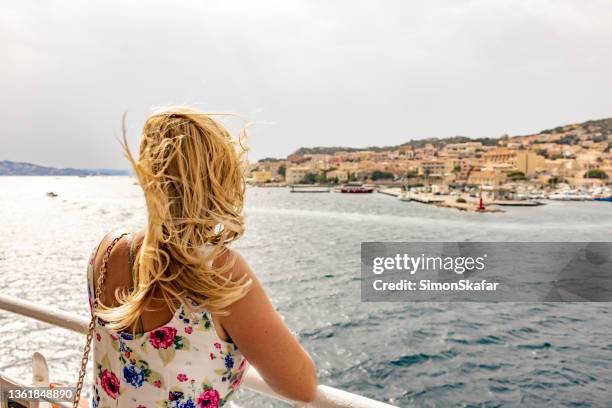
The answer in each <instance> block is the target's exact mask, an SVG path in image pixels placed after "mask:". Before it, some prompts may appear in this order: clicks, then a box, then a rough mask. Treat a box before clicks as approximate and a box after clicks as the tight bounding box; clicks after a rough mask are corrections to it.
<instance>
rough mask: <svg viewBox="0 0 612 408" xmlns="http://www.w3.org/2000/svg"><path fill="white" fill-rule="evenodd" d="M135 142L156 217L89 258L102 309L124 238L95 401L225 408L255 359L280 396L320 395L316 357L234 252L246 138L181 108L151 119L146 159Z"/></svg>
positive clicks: (98, 338)
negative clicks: (238, 138) (242, 143)
mask: <svg viewBox="0 0 612 408" xmlns="http://www.w3.org/2000/svg"><path fill="white" fill-rule="evenodd" d="M124 143H125V132H124ZM125 148H126V154H127V157H128V159H129V160H130V161H131V163H132V165H133V167H134V170H135V172H136V175H137V177H138V180H139V184H140V186H141V187H142V189H143V192H144V197H145V201H146V205H147V215H148V218H147V225H146V228H144V230H142V231H137V232H134V233H130V234H125V233H123V231H117V232H113V233H111V234H109V235H108V236H106V237H105V238H104V239H103V240H102V242H101V243H100V244H99V246H98V247H97V248H96V249H94V252H93V253H92V256H91V259H90V262H89V268H88V282H89V296H90V305H91V304H92V303H93V296H94V294H95V293H96V292H95V290H96V287H95V286H96V285H97V284H98V278H99V275H100V269H101V265H102V263H103V257H104V254H105V252H106V250H107V249H108V248H109V245H110V244H111V242H112V241H113V240H115V239H116V240H117V241H116V244H115V245H114V246H112V247H111V249H110V253H109V255H108V262H107V264H106V274H105V278H104V282H103V284H102V285H101V286H100V287H101V288H102V289H101V293H100V296H99V298H98V299H99V300H98V307H97V309H96V310H97V319H96V326H95V331H94V337H93V346H92V347H93V349H94V367H93V368H94V379H95V381H94V390H93V391H94V392H93V406H94V407H98V406H99V407H118V406H120V407H141V408H142V407H147V408H149V407H157V406H162V407H179V408H191V407H193V408H195V407H207V408H211V407H221V406H223V405H226V404H227V403H228V401H229V400H230V399H231V398H232V396H233V395H234V393H235V392H236V390H238V388H239V387H240V382H241V379H242V376H243V374H244V372H245V371H246V369H247V367H248V365H249V364H250V365H253V366H254V367H255V368H256V369H257V371H258V372H259V373H260V374H261V376H262V377H263V378H264V380H265V381H266V382H267V383H268V384H269V385H270V386H271V387H272V388H273V389H274V390H275V391H276V392H278V393H279V394H281V395H283V396H285V397H287V398H290V399H294V400H301V401H305V402H309V401H312V400H313V399H314V397H315V394H316V374H315V367H314V364H313V362H312V360H311V358H310V357H309V356H308V354H307V353H306V352H305V351H304V350H303V349H302V347H301V346H300V345H299V343H298V342H297V341H296V339H295V337H294V336H293V335H292V333H291V332H290V331H289V329H288V328H287V326H286V325H285V324H284V323H283V320H282V319H281V317H280V316H279V315H278V313H277V312H276V311H275V310H274V308H273V306H272V304H271V303H270V300H269V299H268V297H267V296H266V294H265V292H264V290H263V288H262V286H261V284H260V283H259V281H258V280H257V278H256V277H255V275H254V274H253V271H252V270H251V269H250V268H249V265H248V264H247V263H246V262H245V260H244V258H242V257H241V256H240V254H239V253H238V252H236V251H235V250H233V249H230V244H231V243H232V242H234V241H235V240H236V239H238V238H239V237H240V236H241V235H242V234H243V232H244V219H243V214H242V208H243V199H244V193H245V180H244V178H243V168H244V166H243V163H242V160H241V158H242V152H243V151H242V149H241V147H240V145H239V143H237V142H235V141H233V140H232V138H231V136H230V134H229V133H228V132H227V130H226V129H224V127H223V126H222V125H221V124H219V123H218V122H217V121H215V120H214V119H213V118H211V117H210V116H208V115H205V114H203V113H200V112H197V111H195V110H192V109H188V108H172V109H167V110H163V111H159V112H156V113H154V114H153V115H152V116H151V117H149V118H148V120H147V121H146V123H145V126H144V129H143V132H142V138H141V142H140V155H139V158H138V159H135V158H134V157H133V156H132V155H131V154H130V151H129V149H128V148H127V143H125ZM247 361H248V362H247Z"/></svg>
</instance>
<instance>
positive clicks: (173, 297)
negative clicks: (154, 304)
mask: <svg viewBox="0 0 612 408" xmlns="http://www.w3.org/2000/svg"><path fill="white" fill-rule="evenodd" d="M244 136H245V131H244V130H243V131H242V132H241V137H240V138H239V139H238V140H234V139H233V138H232V137H231V135H230V133H229V132H228V131H227V130H226V129H225V128H224V127H223V126H222V125H221V124H220V123H219V122H217V121H216V120H214V119H213V118H212V117H211V116H210V115H207V114H204V113H201V112H198V111H196V110H194V109H190V108H185V107H172V108H167V109H164V110H160V111H157V112H155V113H153V114H152V115H151V116H150V117H149V118H148V119H147V121H146V123H145V125H144V128H143V131H142V136H141V141H140V156H139V158H138V160H136V159H135V158H134V157H133V156H132V154H131V152H130V149H129V147H128V145H127V139H126V130H125V119H124V126H123V145H124V149H125V153H126V156H127V158H128V160H129V161H130V162H131V164H132V166H133V168H134V171H135V173H136V176H137V178H138V181H139V184H140V186H141V187H142V190H143V192H144V197H145V201H146V205H147V216H148V217H147V227H146V231H145V235H144V241H143V245H142V250H141V251H140V254H139V256H138V257H137V258H136V260H135V263H134V273H135V274H136V277H137V281H138V285H137V286H136V287H135V289H134V290H133V291H132V292H128V291H126V290H125V289H123V290H120V289H118V290H117V291H116V292H115V297H116V299H117V301H118V306H115V307H108V306H104V305H100V307H99V310H98V316H99V317H100V318H102V319H104V320H105V321H107V322H108V324H107V325H108V327H109V328H110V329H113V330H125V329H127V328H129V327H131V326H134V327H135V325H134V323H135V322H136V321H137V320H138V318H139V316H140V315H141V314H142V313H143V312H144V311H145V310H149V309H148V306H149V303H150V301H151V300H152V297H153V294H154V293H160V294H161V299H163V300H164V301H165V303H166V304H167V305H168V307H169V308H170V310H172V311H173V312H174V311H175V310H176V307H177V303H180V304H183V305H184V306H186V308H187V310H189V311H199V310H203V309H205V310H208V311H210V312H212V313H220V314H224V313H226V310H225V309H226V308H227V307H228V306H229V305H231V304H232V303H233V302H235V301H236V300H238V299H240V298H241V297H242V296H244V295H245V294H246V292H247V291H248V287H249V285H250V283H251V282H250V280H247V279H246V278H245V277H242V278H241V279H233V278H232V276H231V272H230V271H231V268H232V266H233V261H232V259H231V257H229V256H224V255H226V251H227V249H228V245H229V244H230V243H231V242H233V241H235V240H236V239H238V238H239V237H240V236H242V234H243V232H244V216H243V212H242V211H243V200H244V193H245V179H244V165H243V164H244V162H243V160H242V159H243V157H244V153H245V149H244V147H243V145H242V138H243V137H244ZM220 256H222V257H223V259H226V261H225V262H222V263H221V264H220V265H219V262H214V261H215V260H217V259H219V257H220Z"/></svg>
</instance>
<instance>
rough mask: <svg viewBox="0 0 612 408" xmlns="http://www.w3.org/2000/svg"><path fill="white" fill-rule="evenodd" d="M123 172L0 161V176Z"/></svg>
mask: <svg viewBox="0 0 612 408" xmlns="http://www.w3.org/2000/svg"><path fill="white" fill-rule="evenodd" d="M127 174H128V172H127V171H125V170H113V169H73V168H63V169H62V168H55V167H45V166H38V165H36V164H32V163H25V162H14V161H10V160H3V161H0V176H123V175H127Z"/></svg>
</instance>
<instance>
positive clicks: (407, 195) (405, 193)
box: [399, 191, 412, 201]
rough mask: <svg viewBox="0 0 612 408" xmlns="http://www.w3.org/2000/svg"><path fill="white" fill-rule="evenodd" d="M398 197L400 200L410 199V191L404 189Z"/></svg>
mask: <svg viewBox="0 0 612 408" xmlns="http://www.w3.org/2000/svg"><path fill="white" fill-rule="evenodd" d="M399 199H400V201H411V200H412V198H411V197H410V193H409V192H407V191H405V192H403V193H402V194H400V195H399Z"/></svg>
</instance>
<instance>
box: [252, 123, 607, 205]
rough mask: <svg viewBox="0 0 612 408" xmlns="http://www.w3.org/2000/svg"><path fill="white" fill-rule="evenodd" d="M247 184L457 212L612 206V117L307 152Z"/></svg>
mask: <svg viewBox="0 0 612 408" xmlns="http://www.w3.org/2000/svg"><path fill="white" fill-rule="evenodd" d="M247 177H248V181H249V182H250V183H251V184H253V185H255V186H292V187H293V190H292V191H299V190H296V187H300V188H302V190H301V191H308V190H309V189H308V188H309V187H311V188H312V189H314V190H313V191H325V190H321V187H327V188H329V190H330V191H334V189H335V186H338V188H341V186H345V188H344V189H343V190H342V191H343V192H360V191H359V190H352V191H348V190H347V187H346V186H369V187H370V188H371V189H372V191H374V190H376V191H379V192H383V193H387V194H390V195H394V196H398V197H400V198H401V199H403V200H406V201H410V200H414V201H420V202H424V203H434V204H437V205H442V206H449V207H454V208H458V209H472V208H476V209H481V210H484V209H485V205H487V204H488V205H489V206H490V205H504V204H505V205H539V204H541V200H543V199H553V200H554V199H557V200H600V201H612V198H611V197H612V192H611V189H610V187H611V185H612V118H610V119H602V120H595V121H588V122H584V123H579V124H573V125H566V126H560V127H557V128H554V129H549V130H544V131H541V132H539V133H535V134H530V135H522V136H507V135H505V136H502V137H500V138H480V139H471V138H468V137H462V136H457V137H451V138H447V139H436V138H429V139H420V140H412V141H410V142H407V143H404V144H401V145H397V146H390V147H370V148H362V149H358V148H342V147H314V148H301V149H299V150H297V151H296V152H294V153H293V154H291V155H289V156H288V157H286V158H282V159H279V158H266V159H262V160H259V161H258V162H256V163H251V164H250V165H249V167H248V171H247ZM316 187H319V189H318V190H317V189H315V188H316ZM366 192H368V191H366ZM491 210H494V208H491Z"/></svg>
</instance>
